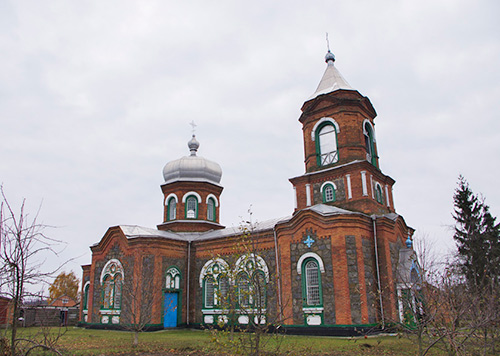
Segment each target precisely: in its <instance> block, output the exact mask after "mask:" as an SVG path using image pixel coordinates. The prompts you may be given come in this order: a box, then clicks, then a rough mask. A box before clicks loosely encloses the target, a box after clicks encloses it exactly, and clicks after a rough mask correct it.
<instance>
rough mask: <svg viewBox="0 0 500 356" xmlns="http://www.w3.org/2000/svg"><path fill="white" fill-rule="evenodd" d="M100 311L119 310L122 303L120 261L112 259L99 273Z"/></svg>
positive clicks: (121, 269) (121, 270)
mask: <svg viewBox="0 0 500 356" xmlns="http://www.w3.org/2000/svg"><path fill="white" fill-rule="evenodd" d="M101 283H102V298H103V299H102V309H118V310H119V309H120V308H121V302H122V283H123V267H122V265H121V263H120V261H118V260H116V259H112V260H110V261H108V263H106V265H105V266H104V268H103V270H102V273H101Z"/></svg>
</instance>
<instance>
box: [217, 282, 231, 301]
mask: <svg viewBox="0 0 500 356" xmlns="http://www.w3.org/2000/svg"><path fill="white" fill-rule="evenodd" d="M218 284H219V296H220V298H221V304H222V303H226V302H227V301H228V300H227V298H228V293H229V278H227V276H219V283H218Z"/></svg>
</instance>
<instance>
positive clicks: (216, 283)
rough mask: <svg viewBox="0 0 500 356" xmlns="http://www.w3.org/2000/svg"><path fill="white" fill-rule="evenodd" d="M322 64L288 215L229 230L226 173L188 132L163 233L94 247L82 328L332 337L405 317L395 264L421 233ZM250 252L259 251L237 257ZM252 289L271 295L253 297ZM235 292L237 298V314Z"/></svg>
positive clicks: (129, 234)
mask: <svg viewBox="0 0 500 356" xmlns="http://www.w3.org/2000/svg"><path fill="white" fill-rule="evenodd" d="M325 59H326V70H325V72H324V74H323V77H322V78H321V80H320V83H319V85H318V87H317V89H316V91H315V92H314V94H312V95H311V96H310V97H309V98H308V99H307V100H306V101H305V102H304V104H303V105H302V109H301V110H302V114H301V116H300V118H299V121H300V123H301V124H302V131H303V144H304V162H305V171H304V173H303V174H300V175H297V176H295V177H292V178H290V179H289V181H290V183H291V184H292V186H293V193H294V195H295V206H294V207H290V213H291V214H290V216H288V217H286V218H278V219H273V220H268V221H262V222H260V223H259V224H256V225H255V226H251V227H249V228H234V227H232V228H226V227H224V226H222V225H221V224H220V209H221V193H222V191H223V187H222V185H221V184H220V181H221V177H222V169H221V167H220V166H219V165H218V164H217V163H215V162H214V161H211V160H208V159H206V158H203V157H201V156H199V155H198V150H199V147H200V143H199V142H198V140H197V139H196V137H195V136H194V135H193V137H192V138H191V140H190V141H189V142H188V147H189V151H190V153H189V155H187V156H185V157H182V158H179V159H175V160H173V161H170V162H168V163H167V164H166V165H165V167H164V169H163V177H164V183H163V184H162V185H161V190H162V192H163V196H162V201H163V212H162V215H161V216H162V219H161V221H160V223H159V224H158V225H157V227H156V228H151V227H141V226H135V225H134V226H132V225H120V226H113V227H110V228H109V229H108V230H107V231H106V233H105V234H104V236H103V237H102V239H101V240H100V241H99V242H98V243H96V244H95V245H92V246H91V247H90V248H91V250H92V261H91V264H89V265H84V266H82V269H83V279H82V281H83V283H82V296H83V298H82V303H81V311H80V313H81V322H82V324H83V325H86V326H90V327H92V326H95V327H120V326H123V325H125V324H130V323H132V322H133V320H132V319H131V317H130V316H131V315H133V316H134V317H135V318H137V317H138V315H139V316H140V315H142V316H144V317H146V319H144V320H147V322H146V323H147V324H148V325H149V326H151V327H155V328H164V327H165V328H166V327H180V326H193V327H199V326H209V325H216V324H219V325H220V324H221V323H222V324H224V323H228V322H230V320H232V322H235V323H238V324H240V325H248V324H252V323H265V322H266V320H268V321H271V320H279V321H280V324H281V325H283V327H285V328H290V329H293V328H296V329H301V328H302V330H305V329H306V328H325V329H331V330H334V329H335V328H341V327H346V326H347V327H351V328H353V327H363V326H366V327H370V326H374V325H384V324H386V323H390V322H394V321H398V320H400V318H401V315H402V312H403V311H402V310H400V309H401V308H402V307H401V303H400V301H399V300H398V296H401V292H402V289H404V285H403V284H402V283H400V281H399V278H398V273H400V272H399V271H398V266H404V268H410V267H408V266H409V264H408V263H407V261H402V260H401V256H406V257H405V258H408V257H407V256H413V254H414V253H413V251H412V247H411V236H412V235H413V232H414V230H413V229H412V228H411V227H409V226H407V225H406V223H405V221H404V219H403V217H402V216H401V215H399V214H397V213H396V209H395V207H394V198H393V185H394V183H395V181H394V179H392V178H391V177H389V176H387V175H385V174H384V173H383V172H382V170H381V167H380V162H379V156H378V154H377V140H376V134H375V133H376V130H375V122H374V120H375V117H376V115H377V114H376V112H375V109H374V108H373V106H372V103H371V102H370V100H369V99H368V98H367V97H365V96H363V95H362V94H361V93H360V92H359V91H357V90H356V89H354V88H352V87H351V86H350V85H349V84H348V83H347V81H346V80H345V79H344V78H343V77H342V75H341V74H340V72H339V71H338V70H337V68H336V67H335V57H334V55H333V54H332V53H331V52H330V51H328V53H327V55H326V58H325ZM206 144H209V143H206ZM284 178H285V177H284ZM159 215H160V214H159ZM241 241H245V243H248V244H250V245H251V250H249V249H247V250H244V251H243V252H241V251H242V250H241V249H240V250H238V248H240V247H241ZM250 262H251V263H250ZM256 280H258V281H259V282H260V283H262V285H263V286H264V288H265V293H259V295H256V294H255V293H256V291H255V287H254V286H253V283H254V281H256ZM231 288H232V289H233V290H235V291H236V293H237V294H238V293H239V294H238V295H237V297H236V302H235V306H234V307H231V308H229V307H228V306H226V305H224V302H223V299H224V298H225V296H226V295H227V293H229V292H228V291H229V290H230V289H231ZM245 293H246V294H245ZM229 310H230V312H229ZM249 310H250V311H249ZM258 313H261V314H262V313H263V314H264V316H263V317H261V316H259V318H257V315H256V314H258ZM229 314H231V315H232V318H231V319H229ZM266 318H267V319H266Z"/></svg>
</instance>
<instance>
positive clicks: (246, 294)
mask: <svg viewBox="0 0 500 356" xmlns="http://www.w3.org/2000/svg"><path fill="white" fill-rule="evenodd" d="M237 286H238V304H239V306H240V307H242V308H246V307H248V306H249V305H250V303H251V296H250V294H251V291H250V281H249V278H248V275H247V274H246V273H240V274H239V275H238V279H237Z"/></svg>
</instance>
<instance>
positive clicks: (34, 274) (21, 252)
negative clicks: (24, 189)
mask: <svg viewBox="0 0 500 356" xmlns="http://www.w3.org/2000/svg"><path fill="white" fill-rule="evenodd" d="M0 192H1V206H0V267H1V268H0V291H1V294H2V295H4V296H6V297H8V298H10V299H11V303H12V332H11V338H10V353H11V355H12V356H14V355H15V354H16V349H17V348H18V344H19V343H20V342H22V340H21V339H19V338H18V335H17V331H18V326H19V318H20V316H21V315H20V311H21V306H22V303H23V300H24V298H25V297H26V296H28V295H29V292H28V289H27V288H28V286H29V285H36V284H39V283H43V282H45V280H46V278H48V277H50V276H52V275H53V274H54V272H55V271H51V272H42V270H41V266H42V264H43V262H44V261H43V260H42V258H43V256H44V254H45V253H47V252H49V253H53V254H56V252H55V250H54V249H53V246H54V244H55V243H56V241H55V240H53V239H50V238H49V237H47V236H46V235H45V234H44V230H45V228H46V227H47V226H46V225H43V224H40V223H38V222H37V217H38V213H37V214H35V216H34V217H30V216H29V214H27V213H26V211H25V204H26V200H25V199H23V201H22V204H21V207H20V209H19V212H18V213H16V212H15V211H14V209H13V208H12V206H11V205H10V204H9V202H8V200H7V198H6V196H5V193H4V190H3V187H0Z"/></svg>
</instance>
